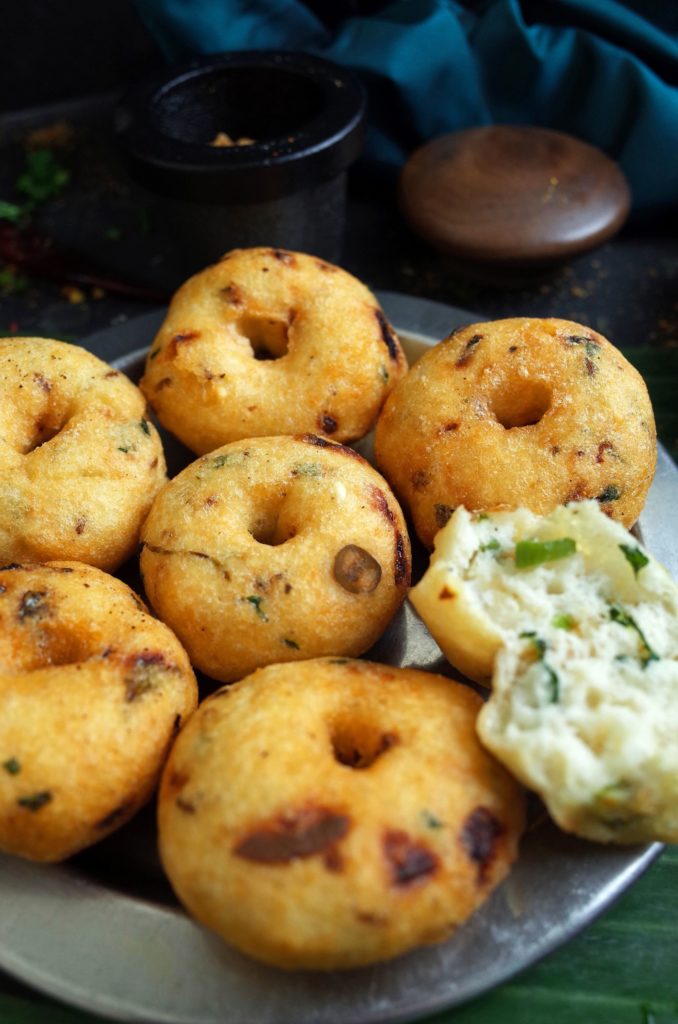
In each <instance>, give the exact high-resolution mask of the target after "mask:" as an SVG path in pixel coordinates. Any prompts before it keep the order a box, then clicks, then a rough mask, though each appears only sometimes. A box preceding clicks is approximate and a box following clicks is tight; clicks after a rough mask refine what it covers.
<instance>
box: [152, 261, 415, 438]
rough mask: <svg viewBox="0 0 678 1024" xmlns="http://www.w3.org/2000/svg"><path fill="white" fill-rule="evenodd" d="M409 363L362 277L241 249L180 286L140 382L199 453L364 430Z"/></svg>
mask: <svg viewBox="0 0 678 1024" xmlns="http://www.w3.org/2000/svg"><path fill="white" fill-rule="evenodd" d="M406 369H407V364H406V360H405V356H404V354H403V351H402V349H401V347H400V342H399V341H398V339H397V337H396V335H395V332H394V331H393V329H392V327H391V326H390V325H389V323H388V322H387V320H386V317H385V316H384V313H383V311H382V310H381V307H380V306H379V303H378V302H377V300H376V299H375V297H374V295H372V293H371V292H370V291H368V289H367V288H366V287H365V286H364V285H363V284H361V283H360V282H359V281H358V280H356V278H354V277H352V276H351V275H350V274H347V273H346V271H344V270H341V269H340V268H339V267H335V266H333V265H332V264H330V263H326V262H325V261H323V260H320V259H317V258H316V257H314V256H306V255H304V254H303V253H294V252H287V251H285V250H282V249H263V248H262V249H237V250H234V251H233V252H230V253H228V254H227V255H226V256H224V257H223V259H222V260H221V261H220V262H219V263H217V264H215V265H214V266H212V267H208V268H207V269H206V270H204V271H202V273H200V274H197V275H196V276H195V277H192V278H191V279H190V280H189V281H187V282H186V283H185V284H184V285H183V286H182V287H181V288H180V289H179V291H178V292H177V293H176V295H175V296H174V299H173V300H172V303H171V305H170V308H169V312H168V314H167V317H166V319H165V322H164V323H163V325H162V327H161V328H160V332H159V334H158V336H157V337H156V339H155V341H154V343H153V345H152V346H151V350H150V352H149V355H148V359H147V362H146V373H145V376H144V378H143V380H142V381H141V388H142V390H143V392H144V394H145V395H146V396H147V398H148V400H149V402H150V403H151V405H152V407H153V409H154V410H155V412H156V413H157V416H158V419H159V420H160V422H161V423H162V424H163V426H165V427H167V428H168V430H171V431H172V432H173V433H174V434H176V435H177V437H179V438H180V439H181V440H182V441H183V442H184V444H186V445H188V447H189V448H191V449H192V450H193V451H195V452H198V453H199V454H202V453H203V452H208V451H213V450H214V449H215V448H219V447H220V446H221V445H224V444H227V443H228V442H230V441H237V440H239V439H241V438H245V437H263V436H267V435H273V434H297V433H303V432H305V431H311V432H313V433H315V434H321V435H323V436H327V437H331V438H332V440H334V441H351V440H354V439H356V438H359V437H362V436H363V435H364V434H366V433H367V432H368V430H369V429H370V428H371V426H372V425H373V423H374V421H375V419H376V417H377V414H378V413H379V410H380V408H381V405H382V403H383V401H384V399H385V398H386V395H388V394H389V392H390V391H391V389H392V388H393V385H394V384H395V382H396V381H397V380H398V379H399V378H400V377H402V375H403V374H404V373H405V371H406Z"/></svg>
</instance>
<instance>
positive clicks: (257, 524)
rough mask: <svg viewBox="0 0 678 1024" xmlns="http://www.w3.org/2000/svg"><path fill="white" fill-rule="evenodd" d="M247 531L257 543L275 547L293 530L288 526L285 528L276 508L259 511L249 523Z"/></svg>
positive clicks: (291, 535) (286, 539) (292, 533)
mask: <svg viewBox="0 0 678 1024" xmlns="http://www.w3.org/2000/svg"><path fill="white" fill-rule="evenodd" d="M249 532H250V534H251V535H252V537H254V539H255V540H256V541H257V543H258V544H267V545H268V546H269V547H277V546H278V545H279V544H284V543H285V541H288V540H290V539H291V538H292V537H293V536H294V531H293V530H290V529H289V527H288V528H285V527H284V526H283V525H282V524H281V522H280V520H279V518H278V509H270V510H266V511H265V512H263V513H260V514H259V515H258V516H257V518H256V519H254V520H253V521H252V522H251V523H250V525H249Z"/></svg>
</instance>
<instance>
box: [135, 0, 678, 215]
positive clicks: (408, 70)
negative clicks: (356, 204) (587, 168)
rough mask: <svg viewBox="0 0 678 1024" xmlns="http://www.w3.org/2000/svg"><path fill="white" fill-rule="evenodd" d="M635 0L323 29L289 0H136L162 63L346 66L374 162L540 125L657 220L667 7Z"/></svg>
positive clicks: (670, 2) (672, 144) (673, 5)
mask: <svg viewBox="0 0 678 1024" xmlns="http://www.w3.org/2000/svg"><path fill="white" fill-rule="evenodd" d="M635 4H637V8H638V9H637V10H636V9H635V6H634V3H633V0H626V2H625V3H622V2H620V0H480V2H476V3H469V2H467V3H466V4H462V3H459V2H456V0H395V2H392V3H388V4H386V5H385V6H383V7H382V8H381V9H380V10H379V11H378V13H375V14H372V15H370V16H369V17H368V16H353V17H347V18H344V19H343V20H341V21H339V23H338V24H336V25H335V26H333V27H330V26H329V25H328V23H327V19H321V18H320V17H318V16H317V15H316V14H315V13H314V11H313V6H316V7H317V5H311V4H309V6H306V5H305V4H304V3H302V2H300V0H137V6H138V8H139V11H140V14H141V16H142V18H143V20H144V22H145V23H146V25H147V27H148V28H149V29H150V31H151V33H152V34H153V35H154V37H155V38H156V40H157V42H158V44H159V45H160V47H161V49H162V50H163V52H164V53H165V55H166V56H167V57H168V59H170V60H172V61H181V60H187V59H192V58H194V57H196V56H199V55H201V54H208V53H219V52H223V51H228V50H250V49H283V50H296V51H304V52H306V53H312V54H315V55H316V56H320V57H325V58H326V59H328V60H333V61H335V62H336V63H338V64H341V65H343V66H344V67H347V68H350V69H352V70H354V71H355V72H356V73H357V74H358V75H359V77H360V78H361V79H362V81H363V84H364V85H365V86H366V88H367V92H368V135H367V141H366V147H365V152H364V157H363V160H366V161H369V162H371V163H372V164H373V165H374V166H378V167H380V168H382V169H384V168H385V169H390V170H392V171H393V172H395V171H396V170H397V169H398V168H399V167H400V166H401V165H402V163H403V162H404V160H405V158H406V157H407V155H408V154H409V153H410V152H411V151H412V150H413V149H414V148H415V147H416V146H417V145H419V144H421V143H422V142H424V141H426V140H427V139H430V138H433V137H435V136H437V135H441V134H443V133H445V132H449V131H455V130H457V129H461V128H466V127H470V126H473V125H482V124H492V123H513V124H535V125H542V126H545V127H549V128H555V129H558V130H560V131H564V132H568V133H569V134H571V135H575V136H577V137H578V138H581V139H584V140H585V141H587V142H590V143H592V144H593V145H596V146H598V147H599V148H601V149H602V150H604V151H605V152H606V153H608V155H610V156H611V157H612V158H613V159H615V160H617V161H618V162H619V164H620V165H621V167H622V169H623V171H624V172H625V174H626V176H627V178H628V180H629V183H630V185H631V191H632V195H633V211H634V214H636V215H640V216H646V217H647V216H661V215H663V214H664V213H665V212H667V211H673V212H675V210H676V209H677V208H678V2H676V0H647V2H641V0H635ZM640 12H642V13H640Z"/></svg>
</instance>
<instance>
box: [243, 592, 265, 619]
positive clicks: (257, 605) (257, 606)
mask: <svg viewBox="0 0 678 1024" xmlns="http://www.w3.org/2000/svg"><path fill="white" fill-rule="evenodd" d="M247 600H248V601H249V603H250V604H251V605H253V606H254V610H255V611H256V613H257V615H258V616H259V618H260V619H261V620H262V622H268V615H267V614H266V612H265V611H264V610H263V608H262V607H261V602H262V601H263V598H261V597H256V596H255V595H254V594H250V595H249V597H248V598H247Z"/></svg>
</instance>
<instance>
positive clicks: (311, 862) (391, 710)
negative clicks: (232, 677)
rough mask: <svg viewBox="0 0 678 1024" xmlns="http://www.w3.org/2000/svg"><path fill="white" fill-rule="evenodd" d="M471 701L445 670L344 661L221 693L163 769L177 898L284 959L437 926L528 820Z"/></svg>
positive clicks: (272, 673) (459, 914)
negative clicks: (484, 741)
mask: <svg viewBox="0 0 678 1024" xmlns="http://www.w3.org/2000/svg"><path fill="white" fill-rule="evenodd" d="M480 705H481V701H480V699H479V698H478V696H477V695H476V694H475V693H473V691H471V690H470V689H468V688H467V687H465V686H463V685H461V684H459V683H456V682H454V681H452V680H449V679H445V678H443V677H441V676H433V675H430V674H428V673H425V672H418V671H415V670H412V669H397V668H390V667H387V666H382V665H376V664H370V663H368V662H357V661H344V660H343V659H338V660H337V659H323V660H315V661H307V662H299V663H297V664H294V665H271V666H269V667H268V668H265V669H262V670H259V671H258V672H255V673H254V675H252V676H249V677H248V678H247V679H244V680H242V682H240V683H237V684H235V685H234V686H231V687H228V688H224V689H222V690H219V691H218V692H217V693H216V694H214V695H213V696H212V697H211V698H209V699H208V700H207V701H205V702H204V703H203V704H202V705H201V707H200V708H199V710H198V711H197V713H196V714H195V715H194V717H193V718H192V720H191V721H190V722H189V724H188V726H187V727H186V729H185V730H184V731H183V732H182V734H181V736H180V737H179V739H178V741H177V743H176V745H175V747H174V749H173V751H172V754H171V756H170V759H169V761H168V763H167V766H166V769H165V771H164V773H163V780H162V784H161V790H160V800H159V830H160V831H159V834H160V852H161V857H162V861H163V864H164V867H165V869H166V871H167V873H168V875H169V878H170V880H171V882H172V885H173V886H174V888H175V890H176V892H177V895H178V896H179V898H180V899H181V900H182V902H183V903H184V904H185V905H186V906H187V908H188V909H189V911H190V912H191V913H192V914H194V915H195V916H196V917H197V918H198V919H199V920H200V921H202V922H203V923H204V924H206V925H208V926H209V927H210V928H213V929H214V930H215V931H217V932H219V933H220V934H221V935H222V936H223V937H224V938H225V939H226V940H227V941H229V942H231V943H233V944H234V945H236V946H238V947H239V948H240V949H241V950H243V951H244V952H246V953H249V954H250V955H251V956H254V957H257V958H259V959H261V960H264V961H266V962H268V963H272V964H276V965H277V966H280V967H288V968H293V967H308V968H319V969H334V968H345V967H355V966H358V965H362V964H369V963H373V962H375V961H378V960H384V959H387V958H388V957H392V956H396V955H397V954H399V953H402V952H405V951H406V950H408V949H412V948H413V947H415V946H418V945H421V944H423V943H433V942H437V941H440V940H442V939H444V938H446V937H447V936H448V935H449V934H450V933H451V932H452V931H453V930H454V929H455V928H456V927H457V926H458V925H459V924H460V923H461V922H462V921H464V920H465V919H466V918H467V917H468V916H469V914H471V913H472V912H473V911H474V910H475V908H476V907H477V906H478V905H479V904H480V903H482V901H483V900H484V899H485V898H486V897H487V896H488V894H489V893H490V892H491V890H492V889H493V888H494V887H495V886H496V885H498V884H499V882H500V881H501V880H502V879H503V878H504V876H505V875H506V873H507V871H508V868H509V866H510V864H511V863H512V861H513V860H514V859H515V856H516V853H517V845H518V839H519V836H520V833H521V830H522V827H523V815H524V808H523V799H522V795H521V791H520V788H519V786H518V785H517V783H515V782H514V781H513V779H511V777H510V776H509V774H508V773H507V772H505V771H504V769H502V768H501V767H500V765H499V764H498V763H497V762H496V761H494V759H493V758H492V757H491V755H489V754H488V753H487V752H486V751H484V750H483V748H482V747H481V746H480V744H479V743H478V740H477V738H476V735H475V720H476V716H477V713H478V710H479V708H480Z"/></svg>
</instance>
